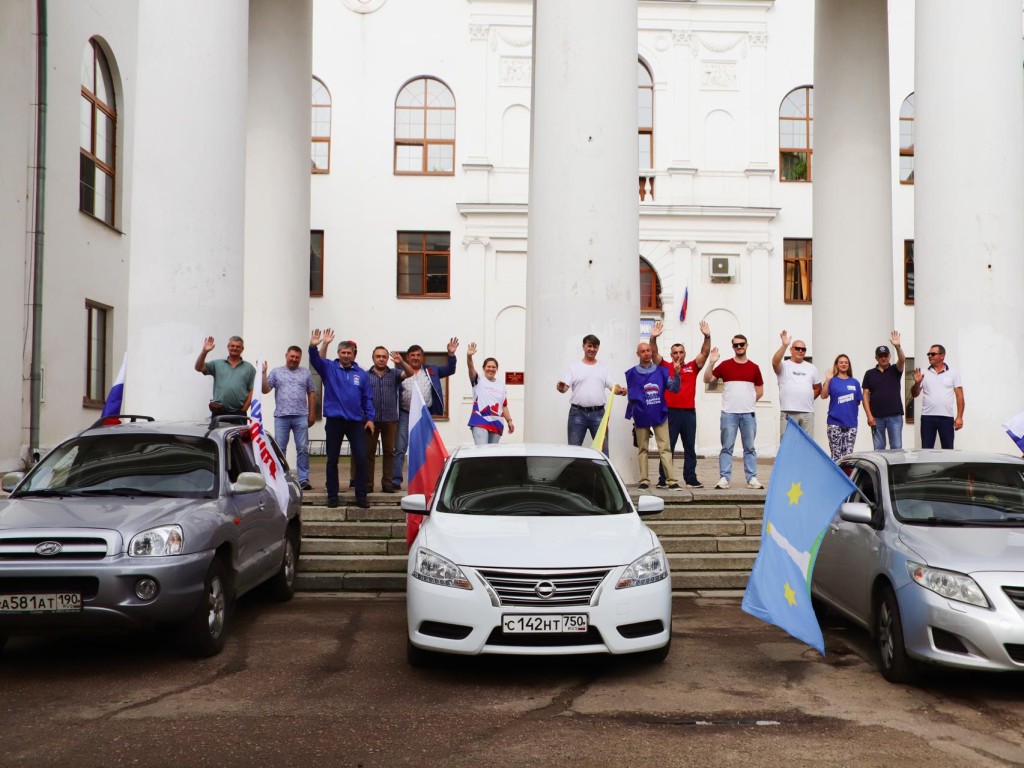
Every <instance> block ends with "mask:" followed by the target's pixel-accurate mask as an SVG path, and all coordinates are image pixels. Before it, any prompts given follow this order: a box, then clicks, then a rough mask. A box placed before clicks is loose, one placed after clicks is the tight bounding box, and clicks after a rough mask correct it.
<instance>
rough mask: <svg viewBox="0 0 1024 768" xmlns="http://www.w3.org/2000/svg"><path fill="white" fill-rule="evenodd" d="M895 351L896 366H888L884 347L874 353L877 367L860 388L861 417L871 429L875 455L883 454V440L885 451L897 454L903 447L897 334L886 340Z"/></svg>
mask: <svg viewBox="0 0 1024 768" xmlns="http://www.w3.org/2000/svg"><path fill="white" fill-rule="evenodd" d="M889 341H890V342H892V346H893V349H895V350H896V364H895V365H891V364H890V360H891V357H892V356H891V354H890V352H889V348H888V347H887V346H885V345H884V344H883V345H882V346H880V347H878V348H877V349H875V361H876V362H877V365H876V366H875V367H874V368H871V369H870V370H869V371H867V372H866V373H865V374H864V378H863V379H862V383H861V388H862V389H863V390H864V413H865V415H866V416H867V417H868V426H869V427H871V440H872V441H873V442H874V448H875V450H876V451H884V450H885V438H886V435H888V437H889V447H890V448H892V449H894V450H898V449H900V448H902V447H903V396H902V389H903V368H904V365H905V364H906V357H905V356H904V354H903V347H901V346H900V332H899V331H893V332H892V334H891V335H890V336H889Z"/></svg>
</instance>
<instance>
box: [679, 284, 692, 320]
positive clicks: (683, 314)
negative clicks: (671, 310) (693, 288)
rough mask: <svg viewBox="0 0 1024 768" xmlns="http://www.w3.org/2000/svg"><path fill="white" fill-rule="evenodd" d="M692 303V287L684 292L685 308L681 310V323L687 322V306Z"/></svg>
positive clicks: (687, 287)
mask: <svg viewBox="0 0 1024 768" xmlns="http://www.w3.org/2000/svg"><path fill="white" fill-rule="evenodd" d="M689 303H690V286H686V288H685V289H684V290H683V306H681V307H680V308H679V322H680V323H685V322H686V306H687V305H688V304H689Z"/></svg>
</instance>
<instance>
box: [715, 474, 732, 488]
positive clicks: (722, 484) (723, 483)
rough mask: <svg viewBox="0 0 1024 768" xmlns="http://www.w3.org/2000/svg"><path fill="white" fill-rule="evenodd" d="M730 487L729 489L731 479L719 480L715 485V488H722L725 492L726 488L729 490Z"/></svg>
mask: <svg viewBox="0 0 1024 768" xmlns="http://www.w3.org/2000/svg"><path fill="white" fill-rule="evenodd" d="M728 487H729V478H727V477H722V478H719V480H718V482H717V483H715V488H720V489H722V490H723V491H724V490H725V489H726V488H728Z"/></svg>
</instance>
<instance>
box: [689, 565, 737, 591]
mask: <svg viewBox="0 0 1024 768" xmlns="http://www.w3.org/2000/svg"><path fill="white" fill-rule="evenodd" d="M749 576H750V573H749V572H748V571H675V570H674V571H672V589H673V591H677V592H678V591H691V590H734V589H736V590H742V589H746V587H747V579H748V578H749Z"/></svg>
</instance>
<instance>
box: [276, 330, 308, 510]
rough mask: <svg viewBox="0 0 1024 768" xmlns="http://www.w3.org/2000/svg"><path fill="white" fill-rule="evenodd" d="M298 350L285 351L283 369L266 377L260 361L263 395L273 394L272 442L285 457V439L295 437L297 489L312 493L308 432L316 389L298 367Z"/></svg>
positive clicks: (300, 356) (300, 350) (299, 355)
mask: <svg viewBox="0 0 1024 768" xmlns="http://www.w3.org/2000/svg"><path fill="white" fill-rule="evenodd" d="M301 364H302V349H301V348H300V347H295V346H292V347H288V351H287V352H286V353H285V356H284V365H282V366H278V367H277V368H275V369H274V370H272V371H271V372H270V375H269V376H268V375H267V361H266V360H264V361H263V394H265V395H266V394H268V393H269V392H270V390H271V389H273V390H274V438H275V439H276V440H277V444H278V445H280V446H281V450H282V451H283V452H284V453H288V438H289V436H290V434H291V433H294V434H295V455H296V461H295V463H296V465H297V466H298V469H299V485H300V486H301V487H302V490H304V491H311V490H313V486H312V485H310V483H309V428H310V427H312V426H313V422H314V420H315V419H316V387H314V386H313V375H312V374H311V373H310V372H309V369H308V368H304V367H301Z"/></svg>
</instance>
